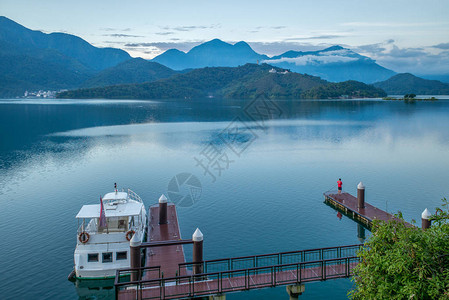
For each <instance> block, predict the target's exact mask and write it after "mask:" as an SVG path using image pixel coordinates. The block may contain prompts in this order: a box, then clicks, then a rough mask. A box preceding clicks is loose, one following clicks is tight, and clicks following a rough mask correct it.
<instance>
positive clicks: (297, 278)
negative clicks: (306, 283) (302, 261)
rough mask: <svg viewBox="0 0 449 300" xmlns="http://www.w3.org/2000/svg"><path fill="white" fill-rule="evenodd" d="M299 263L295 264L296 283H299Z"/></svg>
mask: <svg viewBox="0 0 449 300" xmlns="http://www.w3.org/2000/svg"><path fill="white" fill-rule="evenodd" d="M299 266H300V265H299V264H296V283H299Z"/></svg>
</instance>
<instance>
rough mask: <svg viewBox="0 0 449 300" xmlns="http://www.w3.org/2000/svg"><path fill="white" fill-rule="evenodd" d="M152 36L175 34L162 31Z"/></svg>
mask: <svg viewBox="0 0 449 300" xmlns="http://www.w3.org/2000/svg"><path fill="white" fill-rule="evenodd" d="M154 34H157V35H170V34H175V33H174V32H173V31H162V32H155V33H154Z"/></svg>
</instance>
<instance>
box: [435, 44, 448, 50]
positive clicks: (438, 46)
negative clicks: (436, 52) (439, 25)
mask: <svg viewBox="0 0 449 300" xmlns="http://www.w3.org/2000/svg"><path fill="white" fill-rule="evenodd" d="M432 47H433V48H437V49H442V50H449V43H441V44H438V45H434V46H432Z"/></svg>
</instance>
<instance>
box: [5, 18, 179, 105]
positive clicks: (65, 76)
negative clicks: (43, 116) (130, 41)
mask: <svg viewBox="0 0 449 300" xmlns="http://www.w3.org/2000/svg"><path fill="white" fill-rule="evenodd" d="M125 61H129V62H128V63H127V64H125V65H120V64H121V63H123V62H125ZM131 65H132V66H133V67H135V69H139V71H137V72H136V73H135V74H134V72H133V71H131V72H130V70H129V68H130V66H131ZM111 68H112V69H111ZM152 69H154V70H152ZM145 72H147V73H148V77H145V76H143V75H145ZM111 73H115V75H112V74H111ZM174 73H176V72H174V71H173V70H170V69H168V68H167V67H165V66H162V65H159V64H157V63H155V62H148V61H145V60H143V59H142V60H140V59H139V60H132V59H131V56H130V55H129V54H128V53H127V52H125V51H123V50H120V49H114V48H97V47H94V46H92V45H91V44H89V43H88V42H86V41H85V40H83V39H81V38H79V37H77V36H74V35H70V34H65V33H50V34H46V33H43V32H41V31H34V30H30V29H28V28H25V27H24V26H22V25H20V24H18V23H16V22H14V21H12V20H10V19H8V18H6V17H2V16H0V83H1V84H0V97H16V96H22V95H23V94H24V92H25V91H26V90H39V89H46V90H59V89H70V88H78V87H81V86H97V84H99V83H101V84H103V83H104V84H105V85H109V84H118V83H126V82H129V80H134V82H144V81H150V80H156V79H159V78H165V77H167V76H171V75H173V74H174ZM158 74H161V75H162V76H161V77H159V76H158ZM130 75H132V76H130ZM112 77H115V78H112ZM90 79H92V82H89V80H90Z"/></svg>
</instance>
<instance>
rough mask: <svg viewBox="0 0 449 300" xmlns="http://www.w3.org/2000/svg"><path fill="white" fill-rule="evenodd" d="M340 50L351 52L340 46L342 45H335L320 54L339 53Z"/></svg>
mask: <svg viewBox="0 0 449 300" xmlns="http://www.w3.org/2000/svg"><path fill="white" fill-rule="evenodd" d="M338 50H349V49H346V48H343V47H342V46H340V45H335V46H332V47H328V48H326V49H323V50H321V51H320V52H328V51H338Z"/></svg>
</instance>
